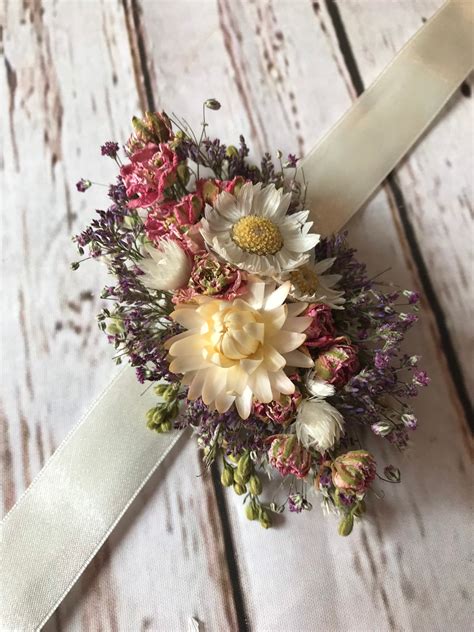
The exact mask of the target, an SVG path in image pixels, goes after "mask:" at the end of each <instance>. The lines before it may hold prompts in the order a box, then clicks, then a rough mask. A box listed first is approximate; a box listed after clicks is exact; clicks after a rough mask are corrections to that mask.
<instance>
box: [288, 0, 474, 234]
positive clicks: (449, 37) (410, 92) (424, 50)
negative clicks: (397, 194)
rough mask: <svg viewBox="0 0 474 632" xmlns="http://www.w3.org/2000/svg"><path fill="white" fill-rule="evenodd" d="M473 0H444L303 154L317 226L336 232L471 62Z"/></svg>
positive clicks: (432, 115)
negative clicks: (360, 93)
mask: <svg viewBox="0 0 474 632" xmlns="http://www.w3.org/2000/svg"><path fill="white" fill-rule="evenodd" d="M473 58H474V0H450V1H449V2H447V3H445V4H444V5H443V6H442V7H441V9H440V10H439V11H438V12H437V13H436V14H435V15H434V16H433V17H432V18H431V19H430V20H429V21H428V22H427V24H426V25H425V26H424V27H423V28H421V29H420V30H419V31H418V32H417V33H416V34H415V35H414V37H412V39H411V40H410V41H409V42H408V43H407V44H406V45H405V46H404V48H403V49H402V50H401V51H400V52H399V53H398V55H397V56H396V57H395V58H394V60H393V61H392V62H391V63H390V64H389V65H388V66H387V67H386V69H385V70H384V71H383V72H382V74H381V75H380V76H379V77H378V78H377V79H376V80H375V81H374V83H372V85H371V86H370V87H369V88H368V89H367V90H366V91H365V92H364V93H363V94H362V95H361V96H360V97H359V98H358V99H357V101H356V102H355V103H354V105H353V106H352V107H351V108H350V109H349V111H348V112H347V113H346V114H345V115H344V116H343V117H342V118H341V119H340V120H339V121H338V123H336V125H335V126H334V127H333V128H332V129H331V130H330V131H329V133H328V134H327V135H326V136H325V137H324V138H323V139H322V140H321V141H320V142H319V143H318V144H317V145H316V147H314V149H313V150H312V151H311V152H310V153H309V154H308V155H307V157H306V158H305V159H304V160H303V161H302V164H301V169H302V172H300V176H299V177H300V180H301V181H303V179H304V181H305V183H306V185H307V189H306V207H307V208H309V209H310V210H311V219H312V220H313V221H314V222H315V230H316V231H317V232H318V233H321V234H323V235H330V234H332V233H335V232H338V231H339V230H340V229H341V228H342V227H343V226H344V225H345V224H347V222H348V221H349V220H350V218H351V217H352V215H353V214H354V213H355V212H356V211H357V210H358V209H359V208H360V207H361V206H362V204H364V202H365V201H366V200H367V199H368V198H369V197H370V195H371V194H372V193H373V192H374V191H375V189H376V188H377V187H378V186H379V184H380V183H381V182H382V181H383V180H384V179H385V178H386V177H387V175H388V174H389V173H390V171H392V169H393V168H394V167H395V166H396V165H397V163H398V162H399V161H400V160H401V159H402V158H403V156H404V155H405V154H406V153H407V151H408V150H409V149H410V147H411V146H412V145H413V144H414V143H415V142H416V141H417V140H418V138H419V137H420V136H421V135H422V134H423V132H424V131H425V130H426V128H427V127H428V126H429V125H430V123H432V121H433V120H434V118H435V117H436V115H437V114H438V113H439V111H440V110H441V109H442V107H443V106H444V105H445V104H446V102H447V100H448V99H449V97H450V96H451V95H452V94H453V92H454V91H455V90H456V89H457V88H458V87H459V85H460V84H461V82H462V81H463V79H465V78H466V77H467V75H468V74H469V72H470V71H471V70H472V68H473V66H474V59H473Z"/></svg>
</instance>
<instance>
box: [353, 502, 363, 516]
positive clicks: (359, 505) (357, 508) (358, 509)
mask: <svg viewBox="0 0 474 632" xmlns="http://www.w3.org/2000/svg"><path fill="white" fill-rule="evenodd" d="M365 510H366V507H365V501H363V500H360V501H359V502H358V503H357V505H356V506H355V507H354V509H353V510H352V514H353V515H354V516H356V517H357V518H360V517H361V516H362V514H364V513H365Z"/></svg>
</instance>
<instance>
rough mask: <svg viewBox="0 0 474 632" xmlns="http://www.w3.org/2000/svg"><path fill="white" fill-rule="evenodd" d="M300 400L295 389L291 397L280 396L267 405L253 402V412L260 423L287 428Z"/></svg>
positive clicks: (299, 395) (299, 394) (300, 396)
mask: <svg viewBox="0 0 474 632" xmlns="http://www.w3.org/2000/svg"><path fill="white" fill-rule="evenodd" d="M301 400H302V395H301V393H300V391H299V390H298V389H297V388H295V392H294V393H292V394H291V395H282V396H281V397H280V399H279V400H273V401H271V402H269V403H268V404H262V402H255V403H254V405H253V412H254V414H255V415H256V417H258V418H259V419H261V420H262V421H265V422H267V423H268V422H270V421H272V422H273V423H275V424H279V425H281V426H287V425H288V424H289V423H290V422H291V421H292V419H294V417H295V415H296V411H297V409H298V406H299V405H300V403H301Z"/></svg>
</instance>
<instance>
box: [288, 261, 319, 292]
mask: <svg viewBox="0 0 474 632" xmlns="http://www.w3.org/2000/svg"><path fill="white" fill-rule="evenodd" d="M290 281H291V282H292V283H293V285H294V286H295V288H296V289H297V290H299V292H301V293H302V294H314V293H315V292H316V290H317V289H318V285H319V281H318V275H317V274H316V272H314V271H313V270H311V268H309V267H308V266H302V267H301V268H298V270H293V272H290Z"/></svg>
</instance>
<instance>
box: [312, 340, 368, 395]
mask: <svg viewBox="0 0 474 632" xmlns="http://www.w3.org/2000/svg"><path fill="white" fill-rule="evenodd" d="M358 370H359V360H358V358H357V347H354V346H353V345H351V344H350V342H349V341H348V340H347V338H344V337H343V336H342V337H340V338H335V339H334V341H333V344H332V345H331V346H330V347H329V348H328V349H326V350H324V351H323V352H322V353H321V354H320V355H319V356H318V357H317V359H316V360H315V363H314V373H315V375H317V376H318V377H319V378H320V379H322V380H324V381H325V382H328V383H329V384H333V385H334V386H335V387H336V388H342V387H343V386H345V384H347V382H348V381H349V380H350V379H351V377H352V376H353V375H355V374H356V373H357V372H358Z"/></svg>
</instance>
